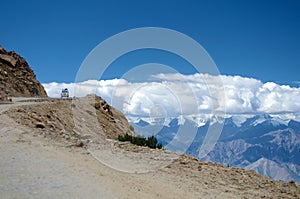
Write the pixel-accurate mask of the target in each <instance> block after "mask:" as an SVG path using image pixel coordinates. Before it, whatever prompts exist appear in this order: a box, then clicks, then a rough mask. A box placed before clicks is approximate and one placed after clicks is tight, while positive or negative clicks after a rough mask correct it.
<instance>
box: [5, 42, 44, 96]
mask: <svg viewBox="0 0 300 199" xmlns="http://www.w3.org/2000/svg"><path fill="white" fill-rule="evenodd" d="M37 96H40V97H46V96H47V93H46V91H45V89H44V87H43V86H42V85H41V83H40V82H39V81H38V80H37V79H36V76H35V74H34V72H33V70H32V69H31V68H30V67H29V65H28V63H27V62H26V60H25V59H24V58H23V57H21V56H20V55H18V54H17V53H15V52H14V51H9V52H7V51H6V50H5V49H4V48H3V47H2V46H0V101H5V100H8V98H9V97H37Z"/></svg>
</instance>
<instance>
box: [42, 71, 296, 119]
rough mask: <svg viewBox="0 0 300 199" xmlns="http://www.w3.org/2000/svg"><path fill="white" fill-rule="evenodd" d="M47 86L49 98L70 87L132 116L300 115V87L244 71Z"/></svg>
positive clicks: (52, 84) (77, 92)
mask: <svg viewBox="0 0 300 199" xmlns="http://www.w3.org/2000/svg"><path fill="white" fill-rule="evenodd" d="M43 85H44V87H45V89H46V91H47V93H48V95H49V96H50V97H60V92H61V89H63V88H69V90H70V95H71V96H76V97H82V96H85V95H87V94H90V93H96V94H97V95H100V96H102V97H103V98H104V99H105V100H106V101H107V102H108V103H110V104H111V105H113V106H115V107H117V108H118V109H120V110H122V111H123V112H124V113H125V114H126V115H128V116H132V117H150V116H151V117H155V116H157V117H159V116H160V117H161V116H162V115H164V116H166V117H176V116H180V115H197V114H204V113H205V114H214V113H223V112H224V111H225V112H226V113H228V114H231V115H235V114H261V113H268V114H282V115H285V116H286V115H291V117H295V115H300V114H299V113H300V100H299V99H300V88H292V87H290V86H285V85H278V84H275V83H273V82H267V83H262V82H261V81H260V80H257V79H253V78H245V77H240V76H226V75H220V76H211V75H208V74H193V75H182V74H178V73H177V74H158V75H155V76H153V81H151V82H129V81H127V80H125V79H112V80H100V81H97V80H89V81H85V82H80V83H56V82H52V83H45V84H43ZM158 110H161V111H158Z"/></svg>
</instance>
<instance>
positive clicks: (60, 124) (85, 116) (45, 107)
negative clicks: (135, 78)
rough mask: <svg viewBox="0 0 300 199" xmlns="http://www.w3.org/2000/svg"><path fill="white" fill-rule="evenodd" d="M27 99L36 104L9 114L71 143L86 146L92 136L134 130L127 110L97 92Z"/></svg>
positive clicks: (115, 135)
mask: <svg viewBox="0 0 300 199" xmlns="http://www.w3.org/2000/svg"><path fill="white" fill-rule="evenodd" d="M25 102H27V103H32V104H28V105H23V106H18V107H15V108H11V109H10V110H9V111H7V114H8V115H9V116H10V117H11V118H13V119H14V120H15V121H16V122H17V123H19V124H21V125H25V126H27V127H30V128H32V129H35V132H36V133H37V134H40V135H43V136H45V137H49V138H53V139H55V140H57V141H63V142H65V143H67V144H71V145H72V144H73V145H79V146H80V145H81V146H83V145H86V144H87V143H88V142H90V141H91V140H93V141H94V142H96V141H97V140H99V139H106V138H111V139H116V138H117V136H118V135H119V134H125V133H129V134H132V135H133V134H134V131H133V128H132V126H131V125H130V124H129V123H128V121H127V119H126V118H125V116H124V115H123V113H121V112H120V111H118V110H117V109H115V108H113V107H111V106H110V105H108V104H107V103H106V101H105V100H103V99H102V98H101V97H99V96H96V95H88V96H86V97H84V98H70V99H52V98H43V99H35V100H32V99H30V100H27V101H25Z"/></svg>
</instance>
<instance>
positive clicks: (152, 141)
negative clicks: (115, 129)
mask: <svg viewBox="0 0 300 199" xmlns="http://www.w3.org/2000/svg"><path fill="white" fill-rule="evenodd" d="M118 140H119V141H120V142H126V141H129V142H131V143H132V144H135V145H138V146H148V147H149V148H152V149H155V148H158V149H162V147H163V146H162V144H161V143H158V141H157V139H156V137H154V136H150V137H148V138H145V137H142V136H132V135H129V134H128V133H126V134H125V135H124V136H123V135H119V136H118Z"/></svg>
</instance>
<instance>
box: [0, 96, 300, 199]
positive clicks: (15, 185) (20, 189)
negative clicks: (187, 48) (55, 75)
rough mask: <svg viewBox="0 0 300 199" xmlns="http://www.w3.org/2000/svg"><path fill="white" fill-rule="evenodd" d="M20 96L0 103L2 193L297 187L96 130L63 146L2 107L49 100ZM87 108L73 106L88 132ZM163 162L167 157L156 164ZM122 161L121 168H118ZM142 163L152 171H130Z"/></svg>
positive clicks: (153, 194) (98, 194)
mask: <svg viewBox="0 0 300 199" xmlns="http://www.w3.org/2000/svg"><path fill="white" fill-rule="evenodd" d="M22 100H24V99H20V98H18V99H14V103H12V104H0V198H1V199H3V198H4V199H6V198H22V199H23V198H109V199H110V198H130V199H131V198H180V199H182V198H222V199H226V198H300V188H299V187H297V186H296V185H294V184H287V183H283V182H275V181H272V180H270V179H267V178H265V177H262V176H260V175H258V174H256V173H254V172H251V171H245V170H242V169H235V168H227V167H225V166H221V165H217V164H213V163H202V162H199V161H197V160H195V159H193V158H191V157H188V156H180V157H177V158H176V154H171V153H169V152H165V151H159V150H147V149H144V148H139V147H136V146H131V145H129V144H126V143H118V142H116V141H114V140H106V139H102V137H101V136H100V138H99V139H98V140H97V141H98V143H97V142H95V143H94V144H93V142H92V144H91V145H89V146H87V148H82V147H67V146H66V145H64V144H63V142H57V141H56V140H53V139H50V138H48V137H44V136H42V135H41V134H37V133H36V132H35V131H36V129H34V128H29V127H27V126H24V125H21V124H18V123H17V122H15V121H14V120H13V119H12V118H11V117H9V116H8V115H7V114H6V113H5V111H6V110H8V109H9V108H11V107H16V106H22V105H25V104H27V105H31V104H32V105H35V103H48V102H32V101H31V102H28V101H26V102H24V101H23V102H22ZM43 106H44V104H43ZM48 106H50V107H51V104H50V105H49V104H48ZM18 108H19V107H18ZM87 113H88V112H87ZM87 113H86V112H84V111H82V112H80V111H79V112H78V113H77V117H78V119H83V118H84V119H85V122H86V124H85V125H81V131H84V132H89V131H90V132H91V133H89V136H93V130H91V129H93V128H92V127H93V121H92V119H91V118H88V117H89V115H91V114H87ZM75 119H76V118H75ZM89 122H90V123H89ZM89 126H90V128H91V129H86V128H88V127H89ZM85 130H86V131H85ZM94 134H95V133H94ZM170 160H171V161H170ZM102 161H105V162H104V164H102V163H101V162H102ZM165 161H170V162H169V163H168V164H162V166H161V165H160V164H161V163H164V162H165ZM105 163H106V164H105ZM105 165H110V166H105ZM157 165H158V167H157ZM113 168H115V169H113ZM124 168H125V170H126V171H127V172H122V171H119V170H122V169H124ZM145 168H146V169H149V168H150V169H149V170H150V172H141V173H140V174H139V173H136V172H135V171H137V172H139V171H147V170H145ZM153 168H154V169H153ZM130 169H132V170H130ZM130 171H133V172H130Z"/></svg>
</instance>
